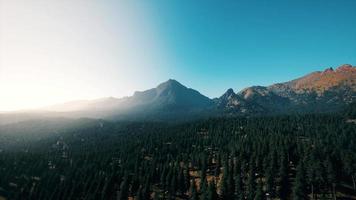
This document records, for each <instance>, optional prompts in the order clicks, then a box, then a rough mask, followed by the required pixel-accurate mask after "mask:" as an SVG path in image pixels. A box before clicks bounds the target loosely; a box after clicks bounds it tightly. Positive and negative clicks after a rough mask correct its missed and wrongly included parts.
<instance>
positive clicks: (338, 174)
mask: <svg viewBox="0 0 356 200" xmlns="http://www.w3.org/2000/svg"><path fill="white" fill-rule="evenodd" d="M354 115H355V112H354V110H353V111H349V112H348V115H347V116H345V115H341V114H308V115H306V114H304V115H288V116H269V117H231V118H226V117H224V118H214V119H205V120H198V121H194V122H189V123H183V124H166V123H158V122H156V123H154V122H126V123H123V122H115V123H114V122H108V121H103V120H97V121H95V120H94V121H92V122H91V123H92V125H91V126H88V127H83V128H76V129H71V130H67V131H63V132H61V133H53V134H47V135H43V136H39V135H36V138H32V139H29V138H31V135H30V136H29V135H26V134H25V133H24V134H23V135H1V133H0V144H1V146H0V199H11V200H12V199H14V200H18V199H29V200H42V199H53V200H61V199H63V200H64V199H88V200H97V199H99V200H100V199H109V200H110V199H117V200H124V199H125V200H126V199H131V200H133V199H134V200H148V199H154V200H156V199H157V200H159V199H191V200H198V199H199V200H215V199H221V200H242V199H247V200H263V199H295V200H300V199H333V200H335V199H356V183H355V182H356V123H355V121H353V120H352V119H354V118H353V117H354Z"/></svg>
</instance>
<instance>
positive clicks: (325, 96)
mask: <svg viewBox="0 0 356 200" xmlns="http://www.w3.org/2000/svg"><path fill="white" fill-rule="evenodd" d="M355 100H356V67H355V66H352V65H349V64H344V65H341V66H339V67H337V68H336V69H335V70H334V69H333V68H326V69H325V70H324V71H316V72H312V73H309V74H307V75H305V76H302V77H299V78H296V79H293V80H291V81H287V82H283V83H276V84H272V85H270V86H252V87H247V88H245V89H243V90H241V91H239V92H237V93H235V92H234V90H233V89H232V88H230V89H228V90H227V91H226V92H225V93H224V94H222V95H221V96H220V97H217V98H213V99H210V98H208V97H206V96H204V95H203V94H201V93H200V92H199V91H197V90H194V89H192V88H188V87H186V86H184V85H183V84H181V83H179V82H178V81H176V80H174V79H169V80H167V81H166V82H163V83H161V84H159V85H158V86H157V87H155V88H151V89H148V90H144V91H136V92H134V94H133V95H132V96H128V97H123V98H115V97H106V98H100V99H95V100H81V101H72V102H67V103H63V104H57V105H53V106H49V107H45V108H43V109H39V110H40V111H45V112H59V113H60V114H58V113H57V115H60V116H61V117H62V116H66V115H68V116H71V117H91V118H108V119H113V120H159V121H165V120H168V119H169V120H178V119H192V118H197V117H211V116H221V115H242V116H246V115H267V114H288V113H308V112H310V113H313V112H332V111H337V110H340V109H342V108H343V107H345V106H346V105H348V104H350V103H351V102H354V101H355Z"/></svg>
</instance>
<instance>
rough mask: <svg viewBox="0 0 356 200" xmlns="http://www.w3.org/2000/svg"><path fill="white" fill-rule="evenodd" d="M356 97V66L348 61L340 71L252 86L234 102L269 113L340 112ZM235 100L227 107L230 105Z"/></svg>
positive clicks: (338, 69) (330, 69) (243, 91)
mask: <svg viewBox="0 0 356 200" xmlns="http://www.w3.org/2000/svg"><path fill="white" fill-rule="evenodd" d="M355 100H356V67H352V66H351V65H347V64H346V65H342V66H340V67H338V68H337V69H336V70H334V69H333V68H327V69H326V70H324V71H322V72H320V71H318V72H313V73H311V74H308V75H306V76H303V77H301V78H298V79H295V80H292V81H289V82H285V83H277V84H274V85H271V86H268V87H263V86H253V87H249V88H246V89H243V90H242V91H240V92H239V93H238V94H237V95H235V97H234V98H232V100H231V101H234V104H246V103H249V105H254V107H259V110H261V109H262V110H263V111H264V112H266V113H277V114H278V113H293V112H297V113H305V112H331V111H338V110H340V109H342V108H344V107H345V106H346V105H347V104H350V103H351V102H354V101H355ZM231 101H229V102H228V103H227V104H226V105H225V107H229V105H231ZM236 109H237V110H239V109H240V108H236ZM252 112H253V113H256V112H254V111H252Z"/></svg>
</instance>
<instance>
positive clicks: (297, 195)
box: [293, 161, 307, 200]
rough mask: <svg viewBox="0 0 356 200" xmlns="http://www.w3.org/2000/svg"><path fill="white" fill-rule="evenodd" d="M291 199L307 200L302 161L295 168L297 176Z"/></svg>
mask: <svg viewBox="0 0 356 200" xmlns="http://www.w3.org/2000/svg"><path fill="white" fill-rule="evenodd" d="M293 199H295V200H304V199H307V190H306V183H305V172H304V166H303V161H300V163H299V165H298V167H297V174H296V178H295V182H294V187H293Z"/></svg>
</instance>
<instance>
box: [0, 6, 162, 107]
mask: <svg viewBox="0 0 356 200" xmlns="http://www.w3.org/2000/svg"><path fill="white" fill-rule="evenodd" d="M100 2H101V1H100ZM142 33H144V34H142ZM0 44H1V45H0V99H1V100H0V111H1V110H2V111H4V110H17V109H27V108H34V107H40V106H44V105H49V104H53V103H58V102H63V101H68V100H74V99H90V98H98V97H104V96H114V95H115V96H126V95H130V94H131V93H132V92H133V91H134V90H137V89H141V88H140V87H141V86H140V85H139V84H137V82H138V81H141V82H142V81H144V80H145V77H147V78H151V79H153V77H155V76H156V75H157V71H159V70H158V69H157V68H155V67H156V66H157V65H158V63H157V60H159V59H158V56H157V54H155V53H157V52H159V49H158V48H159V46H160V45H159V40H157V39H156V38H155V34H154V32H153V31H152V28H151V25H150V24H149V21H148V20H147V15H146V14H145V12H144V10H143V9H141V8H140V6H139V5H135V4H133V3H129V1H125V2H124V1H120V3H114V2H110V1H107V2H106V3H105V4H104V3H102V2H101V3H99V1H87V0H85V1H84V0H78V1H75V2H74V1H69V0H64V1H54V0H39V1H27V0H11V1H6V0H0ZM148 49H150V50H149V51H148ZM160 62H161V61H160ZM142 66H145V70H142V69H143V68H142ZM152 76H153V77H152Z"/></svg>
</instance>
